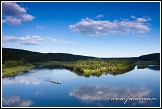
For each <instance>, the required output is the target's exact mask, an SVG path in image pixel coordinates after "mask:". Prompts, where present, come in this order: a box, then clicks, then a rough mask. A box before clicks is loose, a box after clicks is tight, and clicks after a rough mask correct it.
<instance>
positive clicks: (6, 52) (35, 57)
mask: <svg viewBox="0 0 162 109" xmlns="http://www.w3.org/2000/svg"><path fill="white" fill-rule="evenodd" d="M87 59H95V57H89V56H81V55H73V54H67V53H39V52H31V51H27V50H21V49H11V48H2V61H3V62H5V61H10V60H16V61H17V60H19V61H26V62H30V63H33V62H40V61H65V62H66V61H77V60H87Z"/></svg>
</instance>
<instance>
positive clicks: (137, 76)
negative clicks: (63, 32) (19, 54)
mask: <svg viewBox="0 0 162 109" xmlns="http://www.w3.org/2000/svg"><path fill="white" fill-rule="evenodd" d="M50 80H54V81H59V82H61V84H55V83H52V82H49V81H50ZM129 96H130V97H131V96H132V97H133V96H134V98H137V97H139V98H154V100H150V101H137V100H136V101H135V100H134V101H130V100H128V101H127V102H125V104H124V101H125V100H123V101H122V100H118V101H113V100H112V98H128V97H129ZM2 97H3V99H2V106H3V107H5V106H7V107H10V106H17V107H19V106H23V107H25V106H32V107H43V106H45V107H66V106H67V107H69V106H70V107H73V106H75V107H82V106H86V107H89V106H100V107H105V106H108V107H114V106H115V107H118V106H126V107H127V106H133V107H136V106H149V107H150V106H160V70H159V69H158V68H157V67H156V68H154V67H153V66H150V67H149V68H145V69H137V68H136V67H135V69H134V70H132V71H130V72H127V73H125V74H121V75H116V76H113V75H110V74H108V75H102V76H100V77H95V76H91V77H89V78H86V77H83V76H77V75H76V74H75V73H73V72H70V71H68V70H65V69H48V68H43V69H41V68H35V69H30V70H28V71H26V72H25V73H20V74H19V75H18V76H15V77H12V78H3V79H2Z"/></svg>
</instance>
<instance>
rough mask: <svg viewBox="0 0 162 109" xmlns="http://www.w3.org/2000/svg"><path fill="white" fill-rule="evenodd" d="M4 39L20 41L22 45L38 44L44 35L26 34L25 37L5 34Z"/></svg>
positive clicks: (6, 41)
mask: <svg viewBox="0 0 162 109" xmlns="http://www.w3.org/2000/svg"><path fill="white" fill-rule="evenodd" d="M2 40H3V41H4V42H5V43H8V42H18V43H19V44H22V45H38V44H39V41H42V40H44V39H43V38H42V37H40V36H29V35H27V36H24V37H16V36H3V37H2Z"/></svg>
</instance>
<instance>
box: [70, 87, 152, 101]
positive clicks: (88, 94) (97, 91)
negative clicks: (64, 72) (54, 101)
mask: <svg viewBox="0 0 162 109" xmlns="http://www.w3.org/2000/svg"><path fill="white" fill-rule="evenodd" d="M131 94H133V95H134V96H135V97H138V96H140V97H148V96H149V97H150V94H151V90H150V89H148V88H146V87H132V88H131V87H127V86H106V85H86V86H82V87H80V88H77V89H74V90H72V91H71V92H70V93H69V95H70V96H74V97H76V98H78V99H80V100H81V101H83V102H91V101H105V100H106V101H108V100H110V99H111V98H127V97H128V96H129V95H131ZM123 102H124V101H123ZM137 102H138V103H140V104H144V102H142V101H137Z"/></svg>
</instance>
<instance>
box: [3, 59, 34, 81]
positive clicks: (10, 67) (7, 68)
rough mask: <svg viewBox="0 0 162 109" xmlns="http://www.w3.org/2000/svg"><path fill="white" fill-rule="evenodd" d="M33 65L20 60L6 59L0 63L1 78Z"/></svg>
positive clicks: (13, 74)
mask: <svg viewBox="0 0 162 109" xmlns="http://www.w3.org/2000/svg"><path fill="white" fill-rule="evenodd" d="M32 67H34V65H32V64H29V63H24V62H22V61H6V62H5V63H3V65H2V78H4V77H10V76H15V75H16V74H17V73H18V72H21V71H25V70H27V69H29V68H32Z"/></svg>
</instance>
